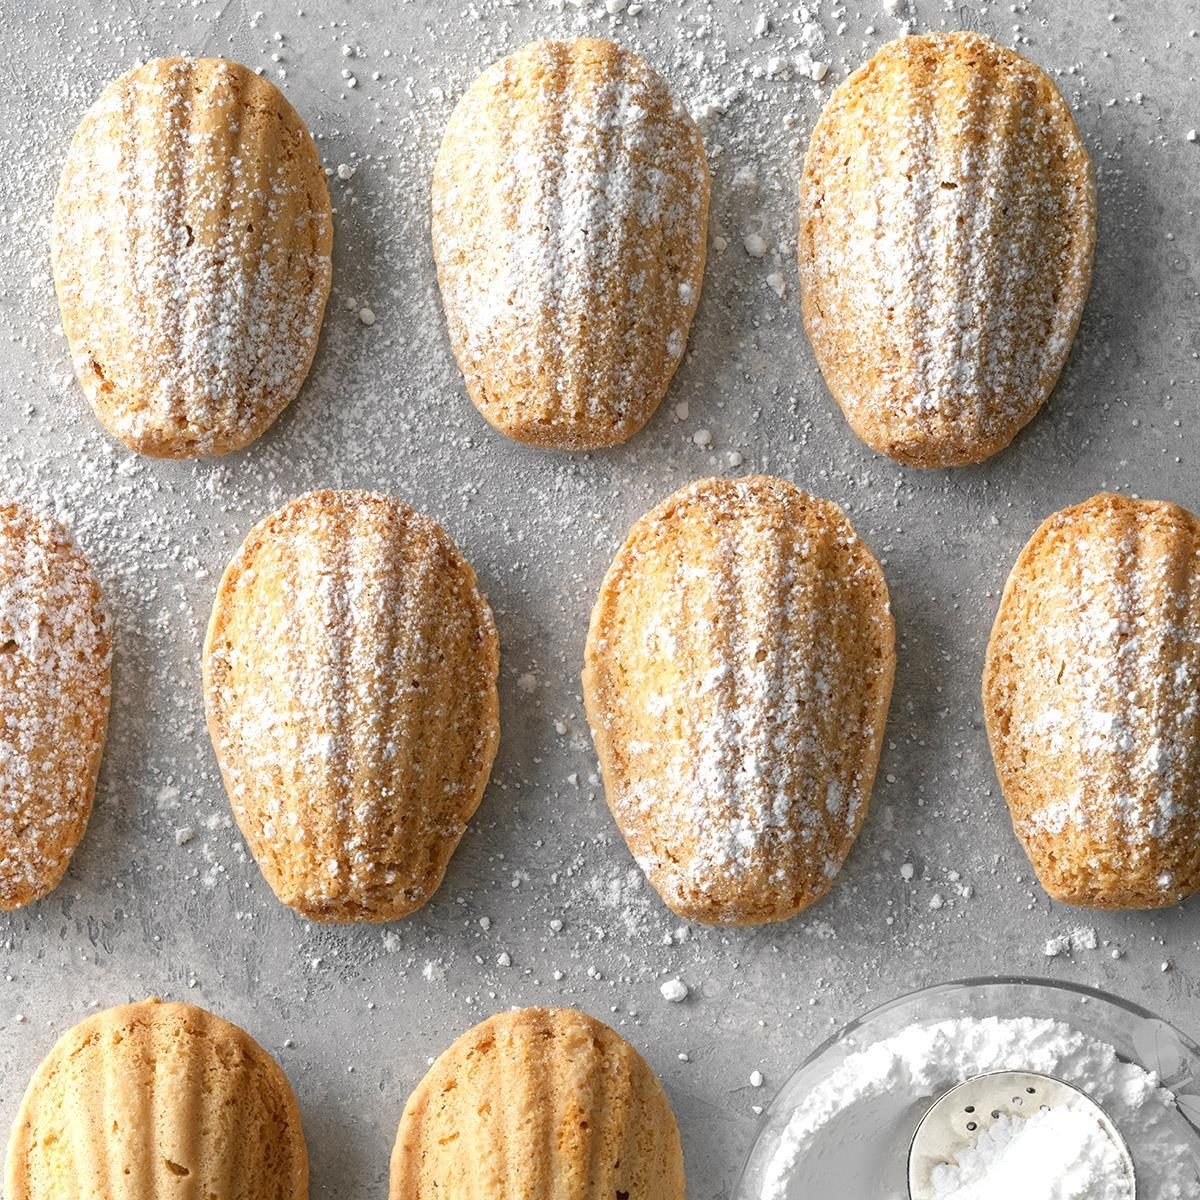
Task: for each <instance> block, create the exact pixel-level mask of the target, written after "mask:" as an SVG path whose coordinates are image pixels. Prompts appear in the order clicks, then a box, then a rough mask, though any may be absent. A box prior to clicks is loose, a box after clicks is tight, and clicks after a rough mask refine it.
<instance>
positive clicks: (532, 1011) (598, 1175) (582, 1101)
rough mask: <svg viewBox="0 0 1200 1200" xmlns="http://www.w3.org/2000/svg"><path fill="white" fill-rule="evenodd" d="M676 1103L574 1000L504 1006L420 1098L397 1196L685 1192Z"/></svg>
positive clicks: (535, 1197)
mask: <svg viewBox="0 0 1200 1200" xmlns="http://www.w3.org/2000/svg"><path fill="white" fill-rule="evenodd" d="M683 1195H684V1179H683V1154H682V1151H681V1149H680V1144H679V1131H678V1129H677V1128H676V1125H675V1117H674V1114H673V1113H672V1112H671V1105H670V1102H669V1101H668V1100H667V1097H666V1095H665V1094H664V1092H663V1089H662V1085H661V1084H660V1083H659V1081H658V1079H657V1077H656V1076H655V1074H654V1072H653V1071H651V1069H650V1068H649V1067H648V1066H647V1065H646V1062H645V1060H644V1059H643V1058H642V1056H641V1055H640V1054H639V1053H638V1052H637V1051H636V1050H635V1049H634V1048H633V1047H632V1046H631V1045H630V1044H629V1043H628V1042H627V1041H625V1039H624V1038H622V1037H620V1036H619V1035H618V1034H617V1033H615V1032H614V1031H613V1030H612V1029H610V1028H609V1027H608V1026H607V1025H604V1024H601V1022H599V1021H596V1020H593V1019H592V1018H591V1017H589V1016H585V1015H584V1014H583V1013H580V1012H575V1011H573V1010H571V1009H547V1008H526V1009H522V1010H521V1011H519V1012H508V1013H501V1014H499V1015H497V1016H494V1017H491V1018H490V1019H489V1020H487V1021H484V1022H483V1023H482V1024H481V1025H476V1026H475V1028H474V1029H471V1030H469V1031H468V1032H467V1033H465V1034H463V1036H462V1037H460V1038H459V1039H458V1041H456V1042H455V1043H454V1045H452V1046H451V1047H450V1048H449V1049H448V1050H447V1051H446V1052H445V1053H444V1054H442V1055H441V1057H440V1058H438V1060H437V1061H436V1062H435V1063H434V1064H433V1066H432V1067H431V1068H430V1070H429V1073H428V1074H427V1075H426V1076H425V1078H424V1079H423V1080H422V1081H421V1083H420V1085H419V1086H418V1087H417V1089H416V1091H414V1092H413V1094H412V1095H411V1096H410V1097H409V1099H408V1103H407V1104H406V1105H405V1107H404V1115H403V1117H402V1118H401V1120H400V1131H399V1133H398V1134H397V1137H396V1147H395V1150H394V1151H393V1152H392V1168H391V1190H390V1193H389V1200H441V1198H442V1197H449V1196H454V1197H467V1196H472V1197H476V1196H477V1197H484V1196H486V1197H487V1198H488V1200H559V1198H560V1197H561V1198H563V1200H565V1198H566V1197H570V1200H614V1197H617V1198H625V1200H683Z"/></svg>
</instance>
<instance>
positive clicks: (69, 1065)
mask: <svg viewBox="0 0 1200 1200" xmlns="http://www.w3.org/2000/svg"><path fill="white" fill-rule="evenodd" d="M5 1179H6V1184H5V1192H4V1194H5V1196H6V1197H7V1200H68V1198H70V1200H165V1198H166V1197H174V1196H177V1197H180V1200H183V1198H184V1197H188V1198H192V1197H194V1198H195V1200H208V1198H210V1197H211V1198H212V1200H217V1198H218V1197H219V1200H307V1198H308V1151H307V1149H306V1147H305V1143H304V1131H303V1130H302V1128H301V1125H300V1112H299V1110H298V1109H297V1107H296V1098H295V1096H294V1095H293V1094H292V1089H291V1086H290V1084H289V1083H288V1081H287V1077H286V1076H285V1075H284V1073H283V1071H281V1070H280V1068H279V1065H278V1064H277V1063H276V1062H275V1060H274V1059H273V1058H272V1057H271V1056H270V1055H269V1054H268V1053H267V1052H266V1051H265V1050H263V1049H262V1047H261V1046H259V1045H258V1043H257V1042H255V1041H254V1040H253V1038H251V1037H250V1036H249V1035H248V1034H246V1033H244V1032H243V1031H242V1030H241V1029H239V1028H238V1027H237V1026H236V1025H231V1024H230V1023H229V1022H228V1021H223V1020H221V1018H220V1017H216V1016H214V1015H213V1014H212V1013H210V1012H206V1011H205V1010H204V1009H202V1008H196V1007H194V1006H192V1005H190V1004H162V1003H160V1002H159V1001H157V1000H145V1001H142V1002H141V1003H140V1004H125V1005H122V1006H120V1007H119V1008H110V1009H107V1010H105V1011H104V1012H99V1013H96V1014H95V1015H94V1016H91V1017H88V1018H87V1020H86V1021H83V1022H81V1023H80V1024H79V1025H76V1026H75V1028H74V1029H71V1030H69V1031H68V1032H67V1033H66V1034H64V1035H63V1036H62V1038H61V1039H60V1040H59V1041H58V1044H57V1045H56V1046H55V1047H54V1048H53V1049H52V1050H51V1051H50V1053H49V1055H48V1056H47V1057H46V1059H45V1060H44V1061H43V1062H42V1065H41V1066H40V1067H39V1068H38V1069H37V1072H36V1074H35V1075H34V1077H33V1079H32V1081H31V1082H30V1084H29V1088H28V1090H27V1091H26V1092H25V1098H24V1100H23V1101H22V1102H21V1108H20V1111H19V1112H18V1113H17V1120H16V1124H15V1125H14V1126H13V1132H12V1137H11V1140H10V1141H9V1144H8V1161H7V1166H6V1170H5Z"/></svg>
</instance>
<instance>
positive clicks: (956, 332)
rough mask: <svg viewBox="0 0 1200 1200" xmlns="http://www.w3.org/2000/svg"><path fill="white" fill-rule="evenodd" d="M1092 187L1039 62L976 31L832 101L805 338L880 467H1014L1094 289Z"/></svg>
mask: <svg viewBox="0 0 1200 1200" xmlns="http://www.w3.org/2000/svg"><path fill="white" fill-rule="evenodd" d="M1095 243H1096V187H1095V181H1094V178H1093V173H1092V165H1091V160H1090V159H1089V157H1088V153H1087V149H1086V148H1085V146H1084V144H1083V141H1082V139H1081V138H1080V136H1079V130H1078V129H1077V128H1076V125H1075V120H1074V118H1073V117H1072V115H1071V111H1070V109H1069V108H1068V107H1067V104H1066V102H1065V101H1064V100H1063V98H1062V96H1061V95H1060V94H1059V91H1058V89H1057V88H1056V87H1055V86H1054V83H1053V82H1052V81H1051V80H1050V78H1049V77H1048V76H1047V75H1046V74H1045V73H1044V72H1043V71H1041V70H1040V69H1039V68H1038V67H1037V66H1035V65H1034V64H1033V63H1031V62H1029V61H1028V60H1027V59H1025V58H1022V57H1021V56H1020V55H1019V54H1015V53H1014V52H1013V51H1011V50H1008V49H1005V48H1004V47H1003V46H1000V45H998V44H997V43H996V42H994V41H992V40H991V39H990V38H987V37H983V36H981V35H980V34H976V33H931V34H925V35H921V36H909V37H902V38H900V39H899V40H898V41H895V42H891V43H889V44H888V45H886V46H884V47H883V49H881V50H880V51H879V52H878V53H877V54H876V55H875V57H874V58H872V59H871V61H870V62H869V63H867V65H866V66H864V67H862V68H861V69H859V70H858V71H855V72H854V74H853V75H851V76H850V77H849V78H848V79H847V80H846V81H845V82H844V83H842V84H841V85H840V86H839V87H838V89H837V90H836V91H835V92H834V94H833V95H832V97H830V100H829V103H828V104H827V105H826V106H825V111H824V112H823V113H822V114H821V118H820V120H819V121H818V122H817V126H816V128H815V129H814V131H813V135H812V141H811V143H810V145H809V149H808V154H807V156H806V158H805V163H804V174H803V179H802V182H801V189H800V241H799V259H800V283H801V292H802V298H803V308H804V325H805V328H806V329H807V331H808V336H809V340H810V341H811V342H812V347H813V351H814V353H815V355H816V359H817V363H818V365H819V366H820V368H821V373H822V374H823V375H824V377H825V382H826V383H827V384H828V386H829V390H830V391H831V392H832V393H833V396H834V398H835V399H836V400H837V402H838V404H840V405H841V407H842V411H843V412H844V413H845V415H846V419H847V420H848V421H849V423H850V426H851V428H852V429H853V430H854V432H855V433H857V434H858V436H859V437H861V438H862V439H863V441H864V442H866V443H867V444H868V445H869V446H871V447H872V448H873V449H875V450H877V451H879V452H880V453H881V454H887V455H889V456H890V457H892V458H894V459H896V460H897V461H898V462H901V463H906V464H908V465H910V466H918V467H951V466H960V465H962V464H965V463H974V462H980V461H982V460H983V459H985V458H987V457H988V456H989V455H992V454H995V453H996V452H997V451H998V450H1001V449H1003V448H1004V447H1005V446H1007V445H1008V443H1009V442H1010V441H1012V439H1013V438H1014V437H1015V436H1016V434H1017V432H1018V431H1019V430H1020V429H1021V428H1022V427H1023V426H1024V425H1025V424H1026V423H1027V422H1028V421H1029V420H1030V419H1031V418H1032V417H1033V415H1034V414H1035V413H1036V412H1037V411H1038V409H1039V408H1040V407H1041V406H1042V404H1043V402H1044V401H1045V399H1046V397H1047V396H1048V395H1049V394H1050V392H1051V390H1052V389H1053V388H1054V384H1055V382H1056V381H1057V379H1058V376H1059V373H1060V372H1061V371H1062V368H1063V364H1064V363H1065V362H1066V359H1067V354H1068V352H1069V351H1070V348H1071V343H1072V341H1073V339H1074V337H1075V331H1076V329H1077V328H1078V326H1079V321H1080V317H1081V316H1082V313H1083V307H1084V302H1085V301H1086V299H1087V294H1088V289H1089V287H1090V286H1091V277H1092V257H1093V251H1094V249H1095Z"/></svg>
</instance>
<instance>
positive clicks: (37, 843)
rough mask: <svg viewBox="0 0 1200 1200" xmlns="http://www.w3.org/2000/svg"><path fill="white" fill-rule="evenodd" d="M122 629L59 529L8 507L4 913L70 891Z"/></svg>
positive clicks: (3, 565)
mask: <svg viewBox="0 0 1200 1200" xmlns="http://www.w3.org/2000/svg"><path fill="white" fill-rule="evenodd" d="M111 663H112V631H111V629H110V626H109V619H108V614H107V611H106V610H105V607H104V603H103V601H102V599H101V596H100V585H99V584H98V583H97V582H96V577H95V575H94V574H93V573H92V569H91V567H90V566H89V565H88V562H87V560H86V559H85V558H84V556H83V554H82V552H81V551H80V549H79V547H78V546H77V545H76V544H75V542H74V541H73V540H72V538H71V536H70V534H68V533H67V531H66V530H65V529H63V527H62V526H61V525H59V524H58V522H57V521H53V520H51V519H50V518H48V517H45V516H42V515H41V514H39V513H36V512H33V511H32V510H31V509H28V508H26V507H24V506H23V505H20V504H0V909H9V908H18V907H20V906H21V905H22V904H28V903H29V902H30V901H31V900H36V899H38V898H39V897H41V896H44V895H46V893H47V892H49V891H51V890H52V889H53V888H54V887H56V886H57V885H58V882H59V880H61V879H62V877H63V874H64V873H65V871H66V869H67V864H68V863H69V862H70V860H71V855H72V854H73V853H74V852H75V847H76V846H78V845H79V841H80V839H81V838H82V837H83V833H84V830H85V829H86V828H87V823H88V817H89V816H90V815H91V811H92V795H93V793H94V792H95V789H96V775H97V773H98V772H99V770H100V757H101V755H102V753H103V751H104V740H105V736H106V734H107V732H108V707H109V697H110V684H109V680H110V671H111Z"/></svg>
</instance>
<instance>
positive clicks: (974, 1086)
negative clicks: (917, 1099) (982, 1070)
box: [908, 1071, 1137, 1200]
mask: <svg viewBox="0 0 1200 1200" xmlns="http://www.w3.org/2000/svg"><path fill="white" fill-rule="evenodd" d="M1053 1108H1071V1109H1074V1110H1075V1111H1076V1112H1084V1113H1087V1114H1089V1115H1090V1116H1092V1117H1094V1118H1095V1120H1096V1123H1097V1124H1098V1125H1099V1126H1100V1128H1101V1129H1102V1130H1103V1131H1104V1133H1105V1135H1106V1136H1107V1137H1108V1138H1109V1139H1110V1140H1111V1141H1112V1143H1113V1145H1114V1146H1116V1147H1117V1149H1118V1150H1119V1151H1120V1155H1121V1163H1122V1169H1123V1171H1124V1173H1125V1176H1126V1179H1127V1181H1128V1184H1129V1196H1130V1200H1134V1197H1135V1196H1136V1192H1137V1178H1136V1175H1135V1173H1134V1167H1133V1157H1132V1155H1131V1154H1130V1153H1129V1147H1128V1146H1127V1145H1126V1144H1125V1139H1124V1138H1123V1137H1122V1136H1121V1133H1120V1131H1119V1130H1118V1129H1117V1127H1116V1126H1115V1125H1114V1124H1113V1122H1112V1120H1111V1119H1110V1118H1109V1116H1108V1114H1107V1113H1106V1112H1105V1111H1104V1109H1102V1108H1101V1107H1100V1105H1098V1104H1097V1103H1096V1102H1095V1101H1094V1100H1092V1099H1091V1098H1090V1097H1089V1096H1086V1095H1085V1094H1084V1093H1083V1092H1081V1091H1080V1090H1079V1089H1078V1088H1076V1087H1072V1086H1071V1085H1070V1084H1069V1083H1063V1082H1062V1080H1061V1079H1053V1078H1051V1077H1050V1076H1049V1075H1037V1074H1034V1073H1033V1072H1031V1071H997V1072H995V1073H993V1074H989V1075H978V1076H976V1077H975V1078H974V1079H968V1080H967V1081H966V1082H965V1083H960V1084H959V1085H958V1086H957V1087H953V1088H951V1089H950V1090H949V1091H948V1092H947V1093H946V1094H945V1095H944V1096H942V1097H941V1099H940V1100H937V1101H936V1102H935V1103H934V1105H933V1107H932V1108H930V1110H929V1111H928V1112H927V1113H926V1114H925V1116H924V1118H923V1119H922V1120H921V1124H920V1125H918V1126H917V1132H916V1135H915V1136H914V1137H913V1141H912V1146H911V1147H910V1148H909V1152H908V1194H909V1197H910V1200H933V1195H934V1192H933V1178H932V1176H933V1171H934V1169H935V1168H936V1167H939V1166H943V1165H948V1164H950V1163H953V1162H955V1161H956V1160H957V1158H958V1156H959V1155H960V1154H961V1153H962V1152H963V1151H964V1150H966V1149H967V1147H968V1146H970V1145H972V1144H973V1143H974V1142H975V1141H976V1140H977V1139H978V1138H979V1136H980V1135H981V1134H983V1133H984V1132H986V1131H987V1130H988V1129H989V1128H990V1127H991V1126H992V1125H993V1124H995V1122H997V1121H999V1120H1000V1119H1001V1118H1002V1117H1018V1118H1027V1117H1031V1116H1033V1114H1034V1113H1036V1112H1040V1111H1044V1110H1047V1109H1053Z"/></svg>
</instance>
